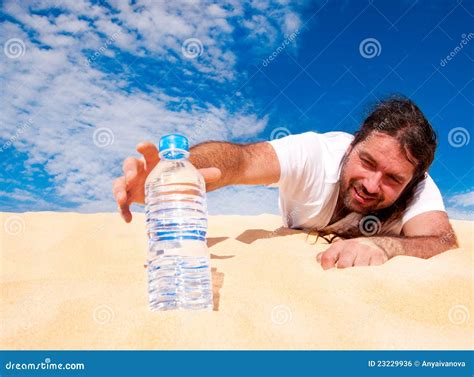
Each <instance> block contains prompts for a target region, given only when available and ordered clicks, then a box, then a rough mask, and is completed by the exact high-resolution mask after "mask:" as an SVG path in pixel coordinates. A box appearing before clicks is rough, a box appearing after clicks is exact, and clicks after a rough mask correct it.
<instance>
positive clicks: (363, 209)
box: [340, 160, 384, 215]
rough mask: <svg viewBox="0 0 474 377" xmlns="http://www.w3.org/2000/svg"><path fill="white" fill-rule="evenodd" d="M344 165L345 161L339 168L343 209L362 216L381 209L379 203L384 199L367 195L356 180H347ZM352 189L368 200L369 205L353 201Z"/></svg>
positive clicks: (379, 196)
mask: <svg viewBox="0 0 474 377" xmlns="http://www.w3.org/2000/svg"><path fill="white" fill-rule="evenodd" d="M346 164H347V160H344V161H343V164H342V167H341V176H340V195H341V199H342V202H343V204H344V207H345V208H346V209H348V210H349V211H350V212H356V213H360V214H363V215H367V214H369V213H374V212H376V211H377V210H380V209H382V208H383V207H380V203H382V202H383V201H384V197H383V196H382V195H381V194H378V195H371V194H369V193H368V192H367V191H366V190H365V188H364V186H363V185H362V184H361V183H360V182H358V181H357V180H356V179H351V178H348V177H347V174H346ZM354 189H355V190H356V191H357V192H358V193H361V194H362V195H363V196H364V197H366V198H370V201H371V203H370V204H367V205H364V204H362V203H359V202H358V201H357V200H355V199H354V196H353V192H354Z"/></svg>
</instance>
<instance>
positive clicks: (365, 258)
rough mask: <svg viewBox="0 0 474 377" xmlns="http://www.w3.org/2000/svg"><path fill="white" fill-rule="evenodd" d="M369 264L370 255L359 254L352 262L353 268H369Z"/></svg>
mask: <svg viewBox="0 0 474 377" xmlns="http://www.w3.org/2000/svg"><path fill="white" fill-rule="evenodd" d="M369 264H370V254H369V253H364V252H359V253H358V254H357V256H356V257H355V260H354V266H369Z"/></svg>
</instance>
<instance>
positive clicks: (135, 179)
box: [113, 142, 221, 223]
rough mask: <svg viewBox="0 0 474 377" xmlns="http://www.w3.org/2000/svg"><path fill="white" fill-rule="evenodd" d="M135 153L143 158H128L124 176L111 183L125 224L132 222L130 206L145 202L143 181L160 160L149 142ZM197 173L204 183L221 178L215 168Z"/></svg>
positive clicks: (138, 146) (142, 144)
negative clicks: (200, 175) (201, 176)
mask: <svg viewBox="0 0 474 377" xmlns="http://www.w3.org/2000/svg"><path fill="white" fill-rule="evenodd" d="M137 151H138V152H139V153H141V154H142V155H143V157H142V158H141V159H138V158H135V157H128V158H127V159H126V160H125V161H124V163H123V172H124V175H123V176H122V177H120V178H117V179H116V180H115V181H114V183H113V193H114V196H115V200H116V202H117V204H118V209H119V212H120V215H121V216H122V218H123V219H124V220H125V222H127V223H129V222H130V221H132V213H131V212H130V205H131V204H132V203H141V204H143V203H144V202H145V180H146V178H147V177H148V174H150V172H151V171H152V170H153V168H154V167H155V166H156V164H157V163H158V161H159V160H160V158H159V156H158V148H156V145H154V144H152V143H150V142H143V143H140V144H138V145H137ZM199 172H200V173H201V174H202V175H203V177H204V180H205V182H206V183H211V182H216V181H218V180H219V179H220V177H221V171H220V170H219V169H217V168H204V169H199Z"/></svg>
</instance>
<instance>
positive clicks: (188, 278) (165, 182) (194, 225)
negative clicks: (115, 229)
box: [145, 134, 212, 310]
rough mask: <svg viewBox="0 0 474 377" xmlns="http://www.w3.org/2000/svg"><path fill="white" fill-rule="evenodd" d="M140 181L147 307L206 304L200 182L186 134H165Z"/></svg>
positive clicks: (208, 292) (204, 217) (203, 190)
mask: <svg viewBox="0 0 474 377" xmlns="http://www.w3.org/2000/svg"><path fill="white" fill-rule="evenodd" d="M159 151H160V162H159V163H158V164H157V165H156V166H155V168H154V169H153V171H152V172H151V173H150V174H149V175H148V178H147V180H146V182H145V210H146V221H147V232H148V258H147V259H148V261H147V269H148V271H147V272H148V297H149V303H150V308H151V309H152V310H169V309H210V308H212V280H211V272H210V259H209V251H208V249H207V245H206V232H207V206H206V187H205V183H204V179H203V177H202V175H201V174H200V173H199V171H198V170H197V169H196V168H195V167H194V166H193V165H192V164H191V162H190V161H189V160H188V158H189V143H188V140H187V139H186V138H185V137H184V136H181V135H176V134H172V135H167V136H164V137H162V138H161V140H160V144H159Z"/></svg>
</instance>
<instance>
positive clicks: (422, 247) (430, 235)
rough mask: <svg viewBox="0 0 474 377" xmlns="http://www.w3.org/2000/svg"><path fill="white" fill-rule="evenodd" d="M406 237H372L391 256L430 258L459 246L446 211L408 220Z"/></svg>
mask: <svg viewBox="0 0 474 377" xmlns="http://www.w3.org/2000/svg"><path fill="white" fill-rule="evenodd" d="M402 232H403V235H404V237H372V238H371V240H372V242H374V243H375V244H376V245H377V246H379V247H381V248H382V249H384V250H385V252H386V253H387V254H388V256H389V257H390V258H392V257H395V256H398V255H407V256H411V257H418V258H424V259H428V258H431V257H432V256H435V255H437V254H439V253H442V252H443V251H446V250H449V249H454V248H457V247H459V246H458V243H457V239H456V234H455V233H454V230H453V228H452V227H451V224H450V223H449V219H448V216H447V214H446V212H442V211H431V212H426V213H422V214H420V215H418V216H415V217H414V218H412V219H410V220H409V221H407V223H406V224H405V225H404V226H403V229H402Z"/></svg>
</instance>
